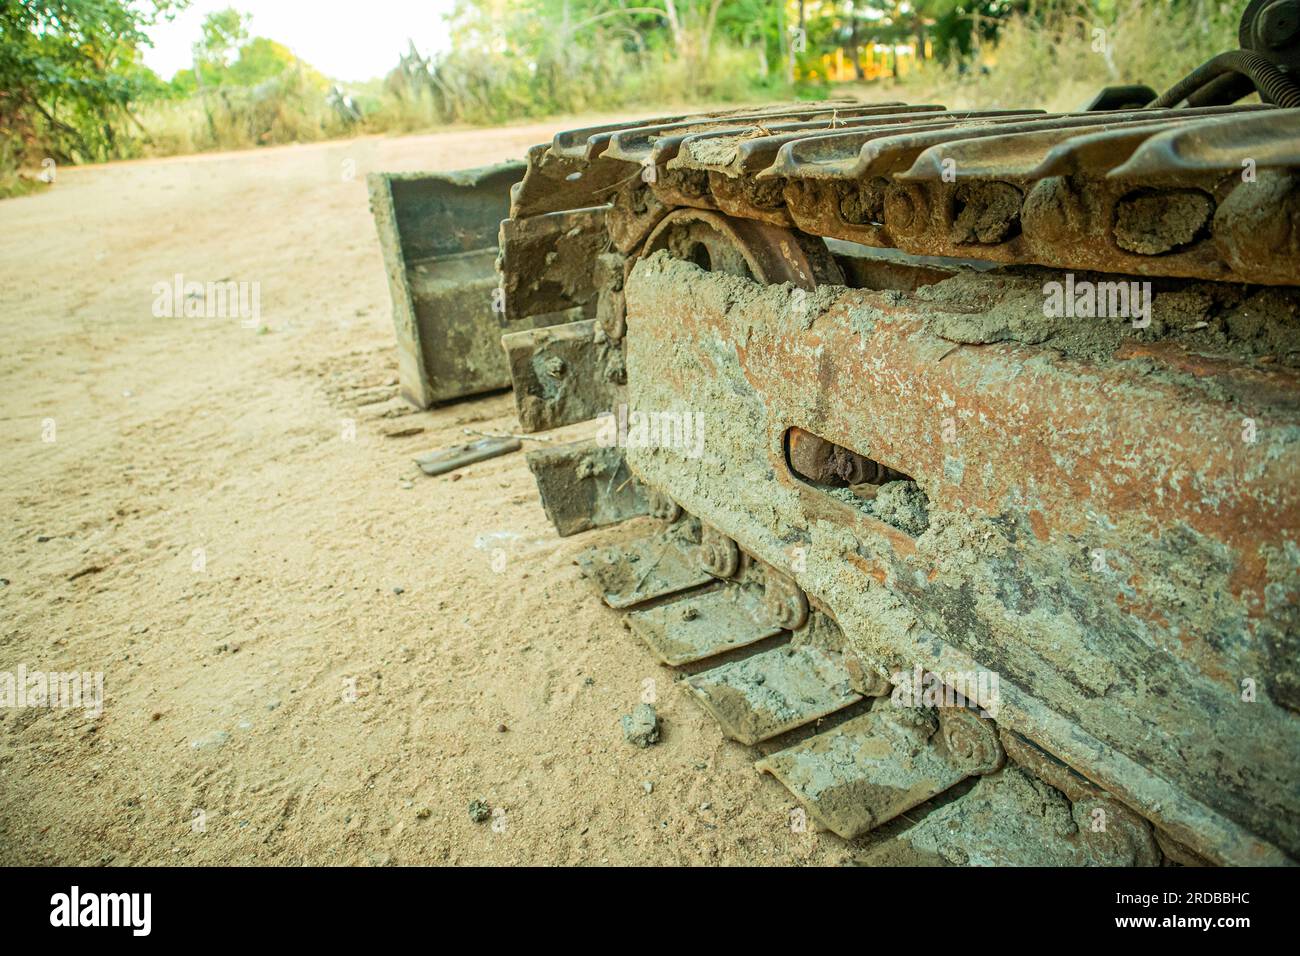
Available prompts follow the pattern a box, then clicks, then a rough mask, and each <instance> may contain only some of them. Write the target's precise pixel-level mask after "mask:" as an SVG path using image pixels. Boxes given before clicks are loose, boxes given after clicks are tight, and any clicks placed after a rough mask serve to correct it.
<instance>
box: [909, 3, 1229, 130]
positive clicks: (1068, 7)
mask: <svg viewBox="0 0 1300 956" xmlns="http://www.w3.org/2000/svg"><path fill="white" fill-rule="evenodd" d="M1042 6H1043V5H1042V4H1040V11H1039V14H1038V17H1037V18H1034V19H1031V18H1029V17H1027V16H1017V17H1012V18H1011V19H1009V20H1007V21H1006V22H1005V23H1004V24H1003V26H1002V29H1001V33H1000V36H999V39H998V42H997V44H996V46H994V47H992V48H987V47H986V48H985V50H984V51H983V56H982V57H981V62H978V63H967V64H964V65H958V64H948V65H946V66H940V67H938V68H934V67H932V68H930V69H925V70H920V71H917V72H916V73H914V74H913V75H912V76H910V77H908V78H907V79H906V80H905V81H904V83H903V85H904V86H911V87H913V88H914V89H915V90H916V91H917V92H918V93H920V92H923V93H925V94H928V95H930V96H935V97H941V98H943V99H944V101H945V102H946V104H947V105H949V106H953V107H956V108H996V107H1026V106H1037V107H1042V108H1045V109H1049V110H1073V109H1079V108H1080V107H1082V106H1083V105H1084V104H1085V103H1086V102H1087V101H1088V100H1090V99H1091V98H1092V97H1093V96H1094V95H1095V94H1096V93H1097V91H1098V90H1100V89H1101V88H1102V87H1104V86H1112V85H1120V84H1131V83H1145V84H1147V85H1148V86H1150V87H1152V88H1153V89H1155V90H1156V91H1157V92H1164V91H1165V90H1166V89H1168V88H1169V87H1170V86H1172V85H1173V84H1174V83H1175V82H1176V81H1178V80H1179V79H1181V78H1182V77H1183V76H1185V75H1186V74H1187V73H1189V72H1191V70H1192V69H1193V68H1195V67H1196V66H1198V65H1200V64H1201V63H1203V62H1204V61H1205V60H1208V59H1209V58H1210V57H1212V56H1214V55H1215V54H1216V53H1222V52H1223V51H1225V50H1232V49H1236V47H1237V21H1238V18H1239V16H1240V13H1241V10H1240V7H1239V6H1238V5H1237V4H1231V3H1219V2H1214V0H1199V2H1197V3H1195V4H1192V5H1185V4H1179V5H1177V6H1175V5H1173V4H1171V3H1169V2H1168V0H1119V2H1118V3H1117V4H1116V5H1115V7H1114V9H1113V10H1112V11H1111V12H1110V13H1109V14H1108V15H1103V14H1098V13H1096V12H1095V11H1092V10H1090V9H1089V8H1088V7H1087V6H1086V5H1084V4H1082V3H1054V4H1051V5H1050V6H1048V7H1047V9H1045V10H1044V9H1041V8H1042Z"/></svg>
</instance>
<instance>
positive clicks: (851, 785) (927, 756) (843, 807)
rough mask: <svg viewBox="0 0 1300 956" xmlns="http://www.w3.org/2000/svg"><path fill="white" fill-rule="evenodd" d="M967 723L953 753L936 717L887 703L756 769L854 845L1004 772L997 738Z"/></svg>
mask: <svg viewBox="0 0 1300 956" xmlns="http://www.w3.org/2000/svg"><path fill="white" fill-rule="evenodd" d="M973 720H977V719H975V718H973ZM966 724H967V722H966V721H963V726H962V727H960V728H958V729H956V731H955V732H956V734H957V735H958V739H956V740H954V741H952V744H953V745H952V746H951V747H950V746H949V737H950V736H952V733H953V730H952V729H951V728H949V727H945V728H944V731H948V732H946V733H945V732H943V731H941V728H940V722H939V719H938V717H936V716H935V714H934V713H933V711H926V710H918V709H915V708H910V707H908V708H903V707H894V706H892V705H891V704H890V703H889V702H883V703H882V704H879V705H877V707H876V709H875V710H873V711H872V712H871V713H869V714H864V715H862V716H861V717H855V718H853V719H852V720H848V721H845V722H844V723H843V724H841V725H840V726H838V727H836V728H835V729H834V730H830V731H827V732H826V733H823V734H818V735H817V736H815V737H810V738H809V739H808V740H805V741H803V742H802V743H799V744H797V745H795V746H793V747H790V748H789V749H787V750H782V751H779V752H778V753H774V754H772V755H771V756H769V757H765V758H764V759H762V760H760V761H759V762H758V763H757V764H756V765H755V766H756V767H757V769H758V770H760V771H763V772H765V773H770V774H771V775H772V776H774V777H776V778H777V779H778V780H780V781H781V783H783V784H785V786H786V787H788V788H789V789H790V791H791V792H792V793H793V794H794V795H795V796H796V797H798V798H799V800H800V802H801V803H803V804H804V806H806V807H807V808H808V812H809V813H811V814H812V815H813V817H815V818H816V819H817V820H818V821H820V822H821V823H822V824H823V825H824V826H826V827H828V828H829V829H831V830H833V831H834V832H835V833H837V834H838V835H839V836H842V837H844V838H845V839H846V840H852V839H854V838H855V837H859V836H861V835H862V834H864V833H866V832H867V831H869V830H871V829H874V828H875V827H877V826H879V825H880V824H882V823H885V822H887V821H889V820H892V819H893V818H894V817H896V816H898V815H899V814H900V813H903V812H905V811H907V810H910V809H912V807H915V806H917V805H919V804H921V803H924V802H925V801H926V800H929V799H930V798H931V797H934V796H937V795H938V794H941V793H943V792H944V791H945V790H947V789H948V788H949V787H951V786H953V785H954V784H956V783H958V782H960V781H962V780H964V779H965V778H966V777H968V776H970V775H971V774H973V773H978V772H981V771H982V770H991V769H993V768H994V767H996V765H997V763H998V761H999V760H1000V758H1001V751H1000V748H999V747H998V743H997V738H996V735H995V734H994V732H993V731H992V730H991V729H989V728H988V727H987V726H986V725H980V724H978V723H973V724H970V725H969V726H967V725H966ZM972 741H973V742H974V746H971V744H972Z"/></svg>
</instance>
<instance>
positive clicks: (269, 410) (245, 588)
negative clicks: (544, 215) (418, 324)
mask: <svg viewBox="0 0 1300 956" xmlns="http://www.w3.org/2000/svg"><path fill="white" fill-rule="evenodd" d="M571 122H572V121H570V123H571ZM560 125H569V124H558V123H557V124H550V125H545V126H542V125H538V126H531V127H523V126H520V127H514V128H507V129H500V130H493V131H456V132H449V133H444V134H439V135H432V136H420V137H408V138H401V139H363V140H355V141H350V142H343V143H331V144H321V145H313V146H298V147H287V148H277V149H268V150H262V151H255V152H246V153H231V154H220V155H208V156H198V157H186V158H180V159H172V160H161V161H147V162H134V163H122V164H114V165H108V166H100V167H92V168H84V169H70V170H65V171H63V172H62V174H61V175H60V177H59V179H58V182H57V184H56V185H55V186H54V187H53V188H52V189H49V190H47V191H45V192H43V193H41V194H39V195H34V196H28V197H24V198H21V199H13V200H8V201H4V202H0V305H2V306H3V308H2V309H0V322H3V327H4V328H3V331H4V343H5V344H4V350H3V354H2V356H0V369H2V371H0V396H2V401H0V442H2V445H0V448H2V453H3V461H4V473H5V480H4V482H3V486H2V487H0V502H2V505H0V519H2V520H3V534H2V537H0V542H2V543H0V578H2V579H3V583H2V584H0V672H8V673H12V674H16V673H17V670H18V668H19V666H23V667H25V668H26V669H27V671H29V672H31V671H38V670H39V671H45V672H51V671H73V670H75V671H84V672H102V673H103V680H104V692H105V700H104V708H103V712H102V714H101V715H99V716H98V717H96V716H94V715H92V714H90V713H87V712H86V710H85V709H84V708H83V709H51V708H48V707H26V708H18V707H13V708H3V707H0V863H8V864H13V863H23V864H38V863H39V864H55V863H58V864H98V863H103V864H115V865H116V864H143V863H184V864H212V863H260V864H269V863H277V864H299V863H306V864H430V863H432V864H441V863H452V864H479V863H482V864H506V863H530V864H579V863H582V864H600V863H609V864H676V863H692V864H704V863H707V864H714V863H726V864H754V863H783V864H789V863H809V862H811V863H840V862H844V861H845V860H846V859H847V858H848V849H847V847H846V846H845V844H843V843H841V842H840V841H838V840H837V839H836V838H835V837H833V836H832V835H829V834H812V833H804V834H798V833H792V832H791V830H790V827H789V825H788V819H789V817H788V814H789V810H790V808H791V806H792V802H791V800H790V797H789V795H788V794H787V793H786V792H785V791H784V790H783V789H782V788H781V787H780V786H779V785H778V784H776V783H775V782H774V781H773V780H771V778H766V777H760V776H759V775H758V774H757V773H755V771H754V770H753V768H752V759H753V754H752V753H751V752H750V751H749V750H748V749H746V748H743V747H741V746H739V745H737V744H734V743H731V742H729V741H727V740H725V739H724V738H723V737H722V735H721V733H720V731H719V730H718V729H717V726H716V725H715V724H714V723H713V722H712V720H711V719H709V718H707V717H706V716H705V715H704V713H703V712H702V711H701V710H700V709H699V708H698V707H696V706H695V705H694V704H693V703H692V702H691V701H690V700H688V699H687V697H686V695H685V692H684V691H683V690H682V689H681V688H680V687H677V686H675V685H674V683H673V680H672V675H671V673H670V672H669V671H667V670H664V669H662V668H660V667H659V666H657V665H656V663H655V662H654V661H653V659H652V658H651V656H650V654H649V653H648V652H647V651H646V650H645V649H644V648H643V647H642V646H641V645H640V644H639V643H638V642H637V641H636V640H635V638H634V637H633V636H632V635H630V634H629V633H627V632H626V631H625V630H624V629H623V627H622V625H621V623H620V621H619V617H618V615H617V614H616V613H615V612H613V611H610V610H608V609H606V608H604V607H603V606H602V605H600V604H599V603H598V601H597V600H596V599H595V597H594V595H593V593H592V592H591V590H590V587H589V585H588V583H587V582H586V581H583V580H581V579H580V578H579V574H578V569H577V568H576V567H575V566H574V564H573V559H574V557H575V556H576V555H577V554H578V553H579V552H580V551H582V550H583V549H584V548H586V547H588V546H590V545H591V544H596V543H609V542H612V541H617V540H621V539H625V538H629V537H631V536H633V535H634V534H635V531H636V529H635V528H629V527H621V528H617V529H607V530H604V531H601V532H596V533H593V534H588V535H581V536H578V537H576V538H569V539H567V540H561V539H558V538H557V537H556V536H555V534H554V532H553V531H552V529H551V527H550V525H549V524H548V522H547V521H546V519H545V516H544V515H543V513H542V509H541V507H540V505H539V503H538V501H537V498H536V493H535V488H534V485H533V481H532V478H531V476H530V475H529V473H528V470H527V468H526V466H525V463H524V459H523V456H522V455H520V454H515V455H512V456H509V457H506V458H501V459H496V460H494V461H491V462H486V463H482V464H479V465H475V466H473V467H471V468H469V469H466V470H465V471H463V472H461V475H460V478H459V480H452V479H451V478H450V477H443V478H436V479H435V478H425V477H423V476H422V475H421V474H420V473H419V472H418V470H417V469H416V468H415V466H414V465H413V464H412V462H411V458H412V456H413V455H414V454H418V453H420V452H424V451H428V450H430V449H432V448H435V447H438V446H440V445H445V444H450V443H454V442H456V441H460V440H464V435H463V429H464V428H465V427H473V428H479V429H484V430H492V429H499V430H508V429H510V428H511V427H512V426H513V422H514V412H513V403H512V401H511V399H510V397H509V396H508V395H498V396H494V397H490V398H486V399H481V400H478V401H474V402H471V403H467V404H461V405H456V406H452V407H449V408H445V409H442V410H438V411H434V412H428V413H416V414H410V415H408V416H405V417H398V418H393V417H385V414H391V413H392V412H393V411H394V408H393V405H392V403H390V402H385V401H382V400H383V399H385V398H387V397H389V396H391V395H392V394H394V393H395V388H393V385H394V384H395V382H396V353H395V348H394V344H393V333H392V328H391V324H390V312H389V309H390V304H389V298H388V289H387V286H386V283H385V279H384V270H383V266H382V262H381V258H380V252H379V245H378V242H377V240H376V238H375V234H374V228H373V225H372V223H371V219H370V214H369V210H368V208H367V197H366V189H365V184H364V175H365V173H366V172H367V171H371V170H418V169H442V168H455V167H461V166H470V165H478V164H481V163H488V162H495V161H498V160H503V159H508V158H512V157H522V155H523V152H524V150H525V148H526V147H527V146H528V145H529V144H531V143H534V142H539V141H542V140H544V139H547V138H549V137H550V135H551V132H552V131H553V129H554V128H556V127H557V126H560ZM349 174H351V175H349ZM178 273H179V274H182V275H183V276H184V277H185V278H186V279H188V280H198V281H209V280H218V279H231V280H234V281H249V282H259V283H260V288H261V312H262V322H263V326H264V330H263V331H260V332H259V331H253V330H250V329H247V328H244V327H242V326H241V324H240V322H239V321H238V320H237V319H224V318H214V319H185V318H155V317H154V315H153V305H154V299H155V296H154V293H153V291H152V290H153V286H154V284H155V283H158V282H169V281H172V279H173V277H174V276H175V275H176V274H178ZM377 400H378V401H377ZM376 402H377V403H376ZM347 420H353V421H355V422H356V435H355V439H354V440H351V441H348V440H345V431H346V425H345V422H346V421H347ZM396 425H412V426H416V425H418V426H422V427H423V428H424V431H423V432H422V433H421V434H419V435H416V436H413V437H407V438H387V437H384V434H383V433H384V431H385V430H387V429H392V428H393V427H394V426H396ZM47 439H53V440H47ZM497 549H500V550H502V551H503V552H504V553H505V555H506V562H505V566H504V568H503V569H502V570H500V571H494V570H493V562H492V554H493V552H494V551H496V550H497ZM498 567H500V562H499V561H498ZM648 679H650V680H654V681H655V685H654V686H655V689H656V694H657V697H658V704H657V706H658V708H659V711H660V714H661V716H662V718H663V720H664V723H665V735H664V740H663V742H662V743H661V744H659V745H658V746H656V747H652V748H650V749H648V750H637V749H634V748H632V747H630V746H629V745H627V744H626V743H625V742H624V741H623V739H622V735H621V732H620V729H619V723H618V718H619V716H620V714H623V713H626V712H628V711H630V710H631V708H632V707H633V706H634V705H635V704H636V703H637V702H638V701H639V699H640V697H641V695H642V692H643V687H644V682H645V681H647V680H648ZM352 687H355V695H353V694H351V693H349V688H352ZM502 726H504V727H505V728H506V729H505V730H501V729H500V728H501V727H502ZM645 781H650V782H652V784H653V792H651V793H648V794H647V793H646V792H645V787H644V782H645ZM475 799H482V800H485V801H486V802H487V803H489V804H490V805H491V806H493V807H495V808H502V809H503V810H504V815H499V816H498V817H497V818H496V819H495V820H493V821H488V822H485V823H479V824H476V823H474V822H472V821H471V820H470V818H469V815H468V813H467V805H468V804H469V803H470V801H472V800H475ZM498 813H500V810H499V811H498Z"/></svg>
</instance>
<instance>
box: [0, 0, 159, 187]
mask: <svg viewBox="0 0 1300 956" xmlns="http://www.w3.org/2000/svg"><path fill="white" fill-rule="evenodd" d="M183 2H184V0H152V2H148V3H146V2H138V3H132V2H126V0H0V135H2V136H3V137H4V138H5V139H6V140H7V141H8V142H7V145H6V147H5V152H6V153H7V154H10V155H13V156H16V157H20V158H22V157H27V156H29V155H30V154H32V153H34V152H39V153H42V154H44V155H48V156H51V157H52V158H55V159H57V160H60V161H63V162H69V161H75V160H81V161H85V160H95V159H107V158H110V157H112V156H114V155H115V154H116V152H117V150H118V146H119V140H120V137H121V134H122V130H123V127H124V126H126V125H129V124H130V122H131V113H130V110H131V107H132V106H133V105H134V104H135V103H137V102H138V101H140V100H141V99H143V98H145V97H147V96H150V95H157V94H158V93H159V92H160V90H161V86H162V84H161V83H160V81H159V80H158V78H157V77H156V76H155V75H154V74H153V73H152V72H151V71H150V70H148V69H147V68H145V67H144V66H143V64H142V63H141V60H140V47H141V45H142V44H144V43H147V42H148V38H147V36H146V34H145V29H146V28H147V27H148V26H150V25H152V24H154V23H156V22H158V20H160V19H162V18H164V17H168V16H171V15H172V14H173V13H174V12H175V10H177V9H178V8H179V7H181V6H182V5H183Z"/></svg>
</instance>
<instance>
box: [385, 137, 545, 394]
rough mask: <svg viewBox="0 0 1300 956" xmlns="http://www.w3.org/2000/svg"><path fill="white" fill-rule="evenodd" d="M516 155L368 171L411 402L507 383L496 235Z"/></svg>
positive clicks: (402, 375) (519, 173) (515, 177)
mask: <svg viewBox="0 0 1300 956" xmlns="http://www.w3.org/2000/svg"><path fill="white" fill-rule="evenodd" d="M523 174H524V164H523V163H517V162H515V163H502V164H500V165H497V166H485V167H482V168H480V169H467V170H459V171H456V172H450V173H372V174H371V175H370V176H369V177H368V185H369V188H370V208H371V211H372V213H373V214H374V217H375V227H376V229H377V230H378V232H379V244H380V246H381V247H382V249H383V254H384V267H385V269H386V271H387V273H388V288H389V291H390V293H391V294H392V299H393V324H394V326H395V329H396V333H397V354H398V374H399V379H400V382H401V389H402V395H403V396H404V397H405V398H406V400H407V401H409V402H410V403H411V404H413V405H415V406H416V407H417V408H428V407H430V406H432V405H434V404H437V403H440V402H448V401H452V400H455V399H459V398H466V397H468V396H471V395H476V394H479V393H482V392H490V391H495V390H499V389H504V388H507V387H508V386H509V385H510V370H509V368H508V367H507V365H506V359H505V355H504V354H503V353H502V350H501V321H500V317H499V313H500V310H501V308H502V307H503V304H502V297H501V295H500V293H499V291H498V280H497V273H496V258H497V235H498V228H499V226H500V223H501V220H503V219H504V218H506V216H507V215H508V214H509V209H510V188H511V186H513V185H514V184H515V183H517V182H519V181H520V180H521V179H522V178H523Z"/></svg>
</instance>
